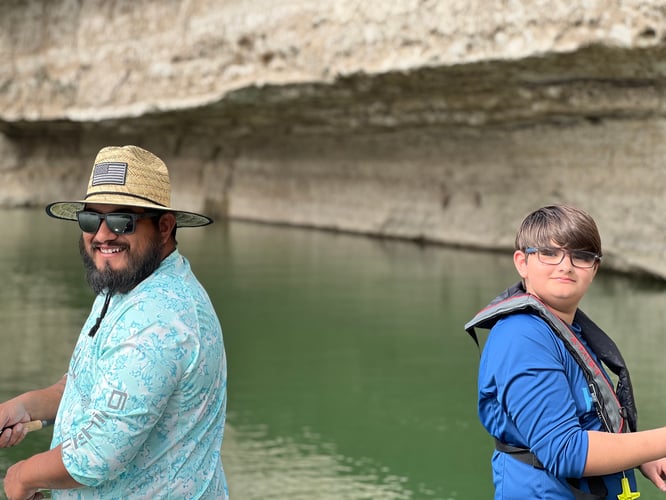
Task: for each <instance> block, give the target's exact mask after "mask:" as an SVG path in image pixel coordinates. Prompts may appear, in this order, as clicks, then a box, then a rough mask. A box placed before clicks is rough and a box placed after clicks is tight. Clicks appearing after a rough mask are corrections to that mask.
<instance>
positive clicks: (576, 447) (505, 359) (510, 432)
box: [478, 314, 636, 500]
mask: <svg viewBox="0 0 666 500" xmlns="http://www.w3.org/2000/svg"><path fill="white" fill-rule="evenodd" d="M574 333H576V332H575V329H574ZM579 339H580V337H579ZM581 341H582V339H581ZM583 343H584V342H583ZM588 351H589V349H588ZM590 352H591V351H590ZM591 354H592V356H593V358H594V359H595V361H597V363H598V360H597V358H596V356H594V354H593V353H591ZM478 388H479V417H480V419H481V423H482V424H483V426H484V427H485V428H486V430H487V431H488V432H489V433H490V434H491V435H492V436H494V437H496V438H498V439H499V440H500V441H502V442H504V443H506V444H509V445H513V446H520V447H523V448H529V449H530V450H531V451H532V452H533V453H534V454H535V455H536V456H537V458H538V459H539V460H540V461H541V463H542V464H543V465H544V467H545V469H546V470H545V471H544V470H539V469H537V468H535V467H533V466H531V465H528V464H524V463H522V462H519V461H518V460H516V459H515V458H513V457H511V456H509V455H508V454H506V453H500V452H497V451H495V452H494V454H493V458H492V468H493V482H494V484H495V498H496V499H503V500H507V499H525V498H539V499H551V498H552V499H558V500H559V499H565V498H574V497H573V493H572V492H571V489H570V488H569V486H568V484H567V483H566V478H581V477H582V475H583V470H584V468H585V462H586V460H587V449H588V437H587V433H586V431H588V430H603V427H602V424H601V421H600V420H599V417H598V416H597V413H596V410H595V408H594V406H593V403H592V398H591V395H590V391H589V389H588V386H587V382H586V380H585V376H584V375H583V371H582V370H581V368H580V366H578V364H577V363H576V361H575V360H574V358H573V357H572V356H571V354H569V352H568V351H567V349H566V347H565V345H564V343H563V342H562V341H561V340H560V339H559V338H558V337H557V335H556V334H555V333H554V332H553V331H552V330H551V328H550V327H549V326H548V325H547V324H546V323H545V322H544V321H543V320H542V319H541V318H539V317H538V316H535V315H532V314H512V315H510V316H507V317H505V318H502V319H501V320H499V321H498V322H497V323H496V324H495V326H494V327H493V328H492V330H491V332H490V335H489V337H488V340H487V342H486V345H485V346H484V349H483V353H482V355H481V363H480V366H479V381H478ZM626 475H627V477H628V478H629V481H630V484H631V486H632V490H633V491H635V489H636V482H635V476H634V472H633V470H629V471H626ZM621 477H622V474H621V473H620V474H611V475H608V476H604V482H605V483H606V487H607V489H608V497H607V498H609V499H616V498H617V495H618V494H620V493H621V492H622V487H621V483H620V480H621ZM581 488H582V489H584V490H586V489H587V483H586V480H584V479H583V480H582V486H581Z"/></svg>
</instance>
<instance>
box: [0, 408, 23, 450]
mask: <svg viewBox="0 0 666 500" xmlns="http://www.w3.org/2000/svg"><path fill="white" fill-rule="evenodd" d="M29 421H30V415H28V412H27V411H26V410H25V408H24V407H23V404H21V403H20V402H18V401H16V400H15V399H12V400H9V401H7V402H6V403H3V404H1V405H0V429H3V431H2V434H0V448H8V447H9V446H15V445H17V444H19V443H20V442H21V441H23V438H24V437H25V435H26V432H25V430H24V429H23V424H24V423H25V422H29Z"/></svg>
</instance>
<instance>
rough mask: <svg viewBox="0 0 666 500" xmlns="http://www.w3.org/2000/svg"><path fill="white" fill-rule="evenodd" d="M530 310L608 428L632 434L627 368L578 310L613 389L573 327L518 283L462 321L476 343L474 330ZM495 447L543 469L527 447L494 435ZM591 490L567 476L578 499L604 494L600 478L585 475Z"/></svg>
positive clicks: (613, 347)
mask: <svg viewBox="0 0 666 500" xmlns="http://www.w3.org/2000/svg"><path fill="white" fill-rule="evenodd" d="M517 312H531V313H533V314H536V315H538V316H539V317H540V318H542V319H543V320H544V321H545V322H546V323H547V324H548V325H549V326H550V328H551V329H552V330H553V331H554V332H555V334H556V335H557V336H558V337H559V338H560V339H561V340H562V342H563V343H564V345H565V346H566V348H567V350H568V351H569V353H570V354H571V355H572V356H573V358H574V360H575V361H576V363H577V364H578V365H579V366H580V367H581V369H582V371H583V374H584V376H585V380H586V381H587V384H588V387H589V390H590V394H591V397H592V400H593V402H594V406H595V409H596V411H597V415H598V416H599V419H600V420H601V423H602V425H603V426H604V429H605V430H606V431H607V432H616V433H619V432H635V431H636V424H637V411H636V403H635V400H634V393H633V389H632V386H631V379H630V377H629V371H628V369H627V367H626V364H625V362H624V359H623V358H622V355H621V354H620V351H619V349H618V348H617V345H616V344H615V342H613V340H612V339H611V338H610V337H609V336H608V335H607V334H606V333H605V332H604V331H603V330H602V329H601V328H599V327H598V326H597V325H596V324H595V323H594V322H593V321H592V320H591V319H590V318H588V317H587V315H585V313H583V311H581V310H580V309H578V310H576V314H575V315H574V323H576V324H578V325H579V326H580V327H581V329H582V332H581V336H582V337H583V339H585V341H586V342H587V345H588V346H589V347H590V349H592V351H593V352H594V353H595V354H596V355H597V357H598V358H599V360H601V361H602V362H603V363H604V364H605V365H606V366H607V367H608V368H609V369H610V370H611V371H612V372H613V373H614V374H615V375H616V376H617V377H618V383H617V387H616V388H615V389H613V386H612V384H611V381H610V380H609V379H608V377H607V376H606V375H605V373H604V372H603V370H602V368H601V367H600V366H599V365H598V364H597V363H596V361H595V360H594V358H592V356H591V355H590V353H589V352H588V350H587V349H586V348H585V346H584V345H583V344H582V343H581V341H580V340H579V339H578V337H576V335H575V334H574V333H573V332H572V331H571V329H570V328H569V326H568V325H567V324H566V323H565V322H564V321H562V320H561V319H560V318H559V317H557V316H556V315H555V314H554V313H553V311H552V310H551V309H550V308H549V307H548V306H546V305H545V304H544V303H543V302H541V301H540V300H539V299H537V298H536V297H535V296H534V295H531V294H528V293H527V292H526V291H525V288H524V287H523V284H522V282H518V283H516V284H515V285H514V286H512V287H510V288H508V289H506V290H505V291H504V292H502V293H501V294H500V295H499V296H497V297H496V298H495V299H494V300H493V301H492V302H491V303H490V304H489V305H488V306H487V307H486V308H484V309H482V310H481V311H480V312H479V313H478V314H477V315H476V316H474V318H472V320H470V321H469V322H468V323H467V324H466V325H465V331H467V333H468V334H469V335H470V336H471V337H472V339H474V342H476V345H477V347H478V346H479V339H478V337H477V335H476V330H475V329H476V328H484V329H488V330H489V329H491V328H492V327H493V326H494V325H495V323H497V321H498V320H499V319H500V318H502V317H504V316H507V315H509V314H513V313H517ZM495 444H496V449H497V450H499V451H501V452H504V453H509V454H511V455H512V456H513V457H514V458H516V459H518V460H520V461H521V462H524V463H527V464H530V465H532V466H534V467H536V468H539V469H543V465H542V464H541V463H540V462H539V460H538V459H537V458H536V456H535V455H534V454H533V453H532V452H531V451H530V450H529V449H526V448H519V447H515V446H510V445H507V444H505V443H502V442H501V441H499V440H497V439H495ZM587 480H588V483H589V486H590V488H591V491H592V493H584V492H582V491H581V490H580V489H579V488H578V486H579V480H578V479H567V482H568V483H569V486H570V488H571V490H572V492H573V494H574V497H575V498H576V499H581V500H583V499H585V500H586V499H600V498H606V494H607V491H606V488H605V485H604V484H603V480H602V478H601V477H600V476H594V477H588V478H587Z"/></svg>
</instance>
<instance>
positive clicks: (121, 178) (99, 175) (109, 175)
mask: <svg viewBox="0 0 666 500" xmlns="http://www.w3.org/2000/svg"><path fill="white" fill-rule="evenodd" d="M126 177H127V163H122V162H111V161H107V162H104V163H96V164H95V169H94V170H93V177H92V185H93V186H99V185H100V184H118V185H120V186H123V185H125V178H126Z"/></svg>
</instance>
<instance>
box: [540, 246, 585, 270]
mask: <svg viewBox="0 0 666 500" xmlns="http://www.w3.org/2000/svg"><path fill="white" fill-rule="evenodd" d="M536 254H537V255H538V257H539V261H540V262H542V263H543V264H551V265H556V264H559V263H560V262H562V260H564V256H565V255H566V254H569V255H570V256H571V263H572V264H573V265H574V266H575V267H581V268H587V267H593V266H594V264H595V262H596V261H597V255H596V254H594V253H592V252H588V251H585V250H570V251H567V250H563V249H562V248H538V249H536Z"/></svg>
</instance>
